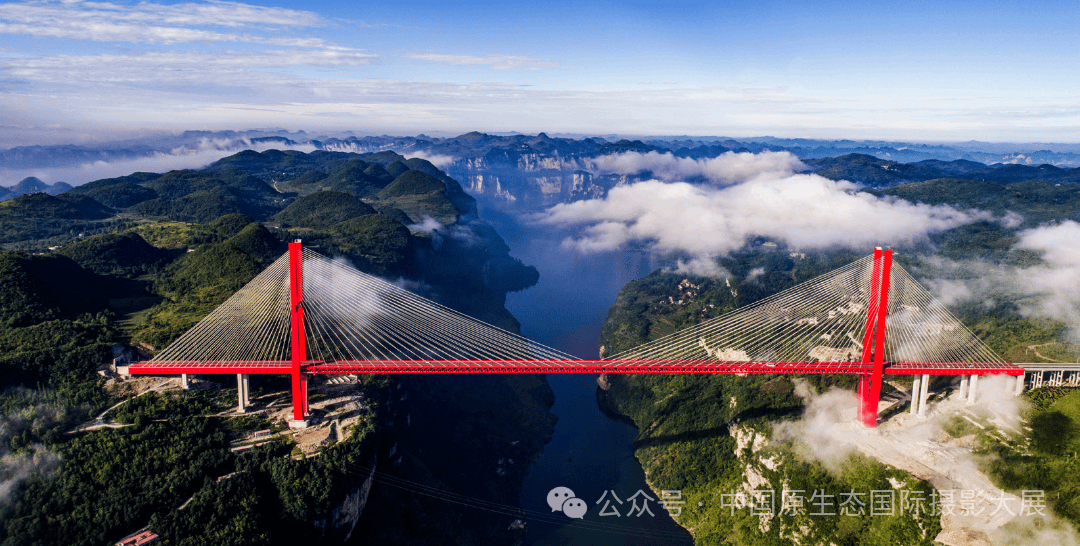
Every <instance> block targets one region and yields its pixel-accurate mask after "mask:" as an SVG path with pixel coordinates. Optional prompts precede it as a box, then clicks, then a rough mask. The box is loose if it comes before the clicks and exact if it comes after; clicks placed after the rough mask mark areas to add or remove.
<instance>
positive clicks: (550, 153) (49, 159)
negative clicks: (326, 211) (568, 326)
mask: <svg viewBox="0 0 1080 546" xmlns="http://www.w3.org/2000/svg"><path fill="white" fill-rule="evenodd" d="M252 148H254V149H258V150H264V149H270V148H280V149H305V151H314V150H323V151H329V152H360V153H371V152H380V151H394V152H397V153H400V154H402V155H405V156H407V157H408V156H419V157H423V158H427V159H430V160H431V161H432V162H433V163H435V164H436V165H438V166H439V167H441V168H442V169H443V170H444V171H445V172H446V173H447V174H448V175H450V176H451V177H452V178H454V179H456V180H458V181H460V182H461V184H462V186H464V188H465V189H466V190H467V191H469V193H471V194H473V195H476V196H482V197H492V198H495V199H496V200H498V201H501V202H504V203H507V204H513V205H516V206H523V207H526V208H532V207H538V206H548V205H551V204H554V203H558V202H568V201H574V200H578V199H584V198H590V197H597V196H601V195H604V194H605V193H606V192H607V190H609V189H610V188H612V187H615V186H617V185H620V184H625V183H629V182H633V181H635V180H639V179H644V178H647V177H650V176H651V173H649V172H648V171H642V172H639V173H633V174H611V173H602V172H597V171H596V170H595V169H589V168H588V162H587V161H585V160H588V159H591V158H596V157H599V156H605V155H611V154H619V153H624V152H641V153H648V152H656V153H660V154H672V155H674V156H677V157H681V158H693V159H701V158H712V157H716V156H718V155H721V154H723V153H725V152H753V153H760V152H765V151H787V152H790V153H792V154H794V155H796V156H797V157H799V158H800V159H802V160H803V161H804V163H806V165H807V166H808V167H809V168H810V172H815V173H818V174H821V175H822V176H826V177H828V178H832V179H846V180H851V181H854V182H859V183H862V184H866V185H868V186H872V187H886V186H892V185H896V184H901V183H905V182H917V181H924V180H932V179H936V178H960V179H970V180H983V181H993V182H999V183H1002V184H1008V183H1012V182H1018V181H1024V180H1033V179H1038V180H1045V181H1048V182H1053V183H1068V184H1072V183H1077V182H1080V145H1068V144H998V143H985V142H965V143H955V144H918V143H906V142H890V141H853V140H813V139H783V138H774V137H757V138H740V139H735V138H726V137H642V138H637V139H623V138H618V137H617V136H616V137H612V136H610V135H608V136H604V137H573V138H571V137H551V136H549V135H547V134H545V133H540V134H538V135H520V134H512V135H493V134H486V133H479V132H471V133H466V134H463V135H458V136H454V137H431V136H427V135H423V134H421V135H417V136H408V137H393V136H355V135H348V134H346V135H337V136H328V135H314V134H309V133H305V132H303V131H298V132H288V131H284V130H277V129H269V130H252V131H187V132H184V133H181V134H178V135H161V136H158V137H148V138H141V139H138V140H128V141H117V142H112V143H106V144H101V145H94V146H76V145H61V146H21V147H16V148H11V149H8V150H3V151H0V172H2V171H5V170H6V171H9V172H19V171H25V170H31V171H32V169H47V168H65V167H72V166H77V165H84V164H87V163H91V162H102V161H103V162H110V161H122V160H132V159H138V158H146V157H160V156H173V157H176V156H184V155H192V156H193V157H201V156H197V155H196V154H199V153H202V152H205V151H208V150H209V151H220V152H233V151H241V150H245V149H252ZM193 166H194V165H193ZM267 174H269V173H267ZM283 174H285V173H277V175H276V176H277V177H281V176H282V175H283ZM67 187H69V186H68V185H67V184H64V183H62V182H58V183H56V184H54V185H51V186H50V185H47V184H44V183H43V182H41V181H40V180H38V179H35V178H27V179H25V180H23V181H22V182H20V183H19V184H16V185H15V186H12V187H11V188H7V189H6V193H5V188H2V187H0V200H2V199H10V198H12V197H16V196H18V195H22V194H24V193H29V192H34V191H45V192H48V193H59V192H61V191H64V190H65V189H67Z"/></svg>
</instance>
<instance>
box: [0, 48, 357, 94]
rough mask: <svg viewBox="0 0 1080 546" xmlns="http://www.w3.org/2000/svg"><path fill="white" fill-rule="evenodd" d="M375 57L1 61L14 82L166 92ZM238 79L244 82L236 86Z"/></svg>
mask: <svg viewBox="0 0 1080 546" xmlns="http://www.w3.org/2000/svg"><path fill="white" fill-rule="evenodd" d="M375 57H376V56H375V55H372V54H369V53H363V52H360V51H355V50H344V49H317V50H278V51H274V50H269V51H257V52H243V51H222V52H216V53H197V52H190V51H153V52H145V53H127V54H101V55H52V56H46V57H37V58H29V59H27V58H2V59H0V67H2V68H3V69H4V72H6V73H7V74H8V75H9V76H12V77H17V78H22V79H26V80H30V81H34V82H41V83H75V82H81V83H89V82H96V83H121V84H123V83H144V82H150V83H154V84H156V85H160V86H167V85H168V84H169V83H171V82H177V81H188V82H202V83H204V84H221V83H225V82H227V81H231V83H232V84H233V85H236V84H237V83H252V84H257V83H260V82H264V81H266V80H268V79H270V80H274V79H277V80H280V79H282V78H285V79H292V78H290V77H288V76H283V75H269V74H259V73H258V72H256V70H259V69H268V68H283V67H296V66H315V67H340V66H361V65H367V64H371V62H372V60H373V59H374V58H375ZM237 78H239V81H238V80H237Z"/></svg>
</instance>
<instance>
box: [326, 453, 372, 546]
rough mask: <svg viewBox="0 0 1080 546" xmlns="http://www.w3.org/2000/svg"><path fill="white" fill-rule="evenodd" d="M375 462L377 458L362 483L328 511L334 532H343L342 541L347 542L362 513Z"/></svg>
mask: <svg viewBox="0 0 1080 546" xmlns="http://www.w3.org/2000/svg"><path fill="white" fill-rule="evenodd" d="M376 463H377V460H376V461H375V462H373V463H372V465H371V472H370V473H369V474H368V477H367V479H365V480H364V483H363V484H361V485H360V486H359V487H354V488H353V489H352V490H351V491H349V493H348V494H347V495H345V500H343V501H342V502H341V504H339V505H338V506H336V507H334V509H333V511H331V513H330V525H331V528H332V530H333V532H334V534H340V533H342V532H344V538H342V539H341V540H342V542H348V540H349V538H350V537H352V533H353V530H354V529H356V522H358V521H360V515H361V514H363V513H364V507H365V506H367V501H368V495H369V494H370V493H371V484H372V482H373V481H374V479H375V469H376V468H377V466H378V465H377V464H376Z"/></svg>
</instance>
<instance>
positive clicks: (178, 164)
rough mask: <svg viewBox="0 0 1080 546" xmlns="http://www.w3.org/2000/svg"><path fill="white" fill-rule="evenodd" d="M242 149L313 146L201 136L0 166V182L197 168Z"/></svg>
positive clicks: (78, 180)
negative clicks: (92, 157)
mask: <svg viewBox="0 0 1080 546" xmlns="http://www.w3.org/2000/svg"><path fill="white" fill-rule="evenodd" d="M244 150H255V151H256V152H264V151H266V150H298V151H302V152H313V151H315V147H314V146H313V145H310V144H299V145H292V146H290V145H286V144H284V143H282V142H255V143H253V142H251V141H250V140H248V139H240V140H234V139H202V140H200V141H199V142H198V143H197V144H196V145H194V146H182V147H178V148H174V149H173V150H171V151H169V152H158V153H155V154H153V155H149V156H146V157H139V158H134V159H123V160H115V161H93V162H90V163H83V164H81V165H76V166H72V167H45V168H37V169H17V170H0V185H4V186H11V185H13V184H17V183H18V182H19V181H21V180H22V179H24V178H26V177H28V176H34V177H37V178H39V179H41V180H42V181H43V182H45V183H48V184H52V183H55V182H59V181H63V182H67V183H68V184H71V185H73V186H78V185H79V184H84V183H86V182H91V181H94V180H100V179H102V178H114V177H118V176H126V175H129V174H131V173H134V172H154V173H161V172H166V171H171V170H176V169H197V168H200V167H205V166H206V165H209V164H211V163H213V162H215V161H217V160H219V159H222V158H224V157H228V156H230V155H233V154H236V153H238V152H241V151H244Z"/></svg>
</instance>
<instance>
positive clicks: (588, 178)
mask: <svg viewBox="0 0 1080 546" xmlns="http://www.w3.org/2000/svg"><path fill="white" fill-rule="evenodd" d="M490 155H491V154H489V156H490ZM580 165H581V162H579V161H577V160H576V159H573V158H569V159H568V158H563V157H560V156H557V155H554V156H545V155H541V154H525V155H521V156H518V157H516V158H507V157H494V158H493V157H487V156H485V157H473V158H463V159H459V160H457V161H454V162H453V163H451V164H449V165H446V166H445V167H444V169H445V170H446V172H447V174H449V175H450V176H451V177H453V178H454V179H456V180H458V181H460V182H461V184H462V186H463V187H464V188H465V190H466V191H468V192H469V193H470V194H472V195H474V196H477V197H486V198H494V199H496V200H498V201H501V202H503V203H506V204H508V205H511V206H522V207H525V208H541V207H548V206H551V205H555V204H558V203H569V202H573V201H579V200H582V199H593V198H597V197H603V196H604V195H605V194H606V193H607V191H608V190H609V189H611V188H613V187H615V186H618V185H622V184H625V183H627V182H628V179H627V177H626V176H620V175H599V174H594V173H591V172H589V171H587V170H583V169H582V168H581V167H580Z"/></svg>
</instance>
